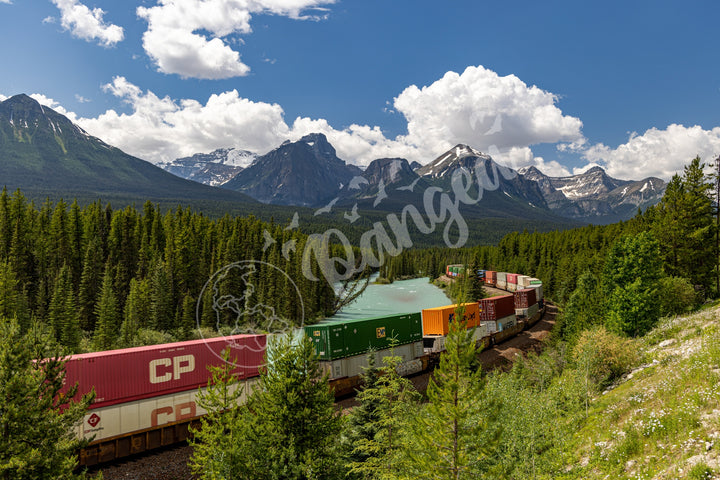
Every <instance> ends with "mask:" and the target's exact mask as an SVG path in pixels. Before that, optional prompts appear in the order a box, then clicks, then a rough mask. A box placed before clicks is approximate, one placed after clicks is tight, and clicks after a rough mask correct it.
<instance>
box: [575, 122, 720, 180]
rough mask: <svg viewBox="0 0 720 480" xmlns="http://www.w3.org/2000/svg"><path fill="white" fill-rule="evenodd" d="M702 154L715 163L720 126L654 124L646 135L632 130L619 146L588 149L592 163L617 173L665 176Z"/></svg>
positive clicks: (627, 176)
mask: <svg viewBox="0 0 720 480" xmlns="http://www.w3.org/2000/svg"><path fill="white" fill-rule="evenodd" d="M698 155H699V156H700V158H701V159H702V160H703V161H704V162H705V163H711V162H712V161H714V159H715V158H717V156H718V155H720V127H715V128H713V129H712V130H705V129H703V128H702V127H700V126H698V125H695V126H692V127H685V126H684V125H677V124H672V125H669V126H668V127H667V128H665V129H664V130H660V129H658V128H651V129H649V130H647V131H646V132H645V133H643V134H642V135H637V134H632V135H631V136H630V138H629V139H628V141H627V142H626V143H624V144H622V145H619V146H618V147H617V148H610V147H608V146H607V145H604V144H602V143H599V144H596V145H593V146H591V147H589V148H588V149H587V150H586V151H585V153H584V157H585V158H586V159H587V161H588V162H589V163H590V164H591V165H599V166H601V167H603V168H605V170H606V171H607V172H608V174H609V175H611V176H613V177H617V178H622V179H641V178H645V177H650V176H653V177H660V178H662V179H665V180H668V179H669V178H670V177H672V176H673V174H675V173H677V172H680V171H682V169H683V167H684V166H685V165H687V164H688V163H690V160H692V159H693V158H695V157H696V156H698ZM588 167H589V166H588ZM586 168H587V167H586ZM586 168H584V169H586Z"/></svg>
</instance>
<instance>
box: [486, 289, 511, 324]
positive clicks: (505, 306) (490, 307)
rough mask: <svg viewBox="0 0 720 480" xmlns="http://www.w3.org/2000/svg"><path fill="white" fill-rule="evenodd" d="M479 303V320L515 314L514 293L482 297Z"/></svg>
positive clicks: (489, 319) (493, 319)
mask: <svg viewBox="0 0 720 480" xmlns="http://www.w3.org/2000/svg"><path fill="white" fill-rule="evenodd" d="M479 303H480V320H481V321H495V320H497V319H498V318H503V317H507V316H508V315H514V314H515V295H499V296H497V297H490V298H483V299H482V300H480V301H479Z"/></svg>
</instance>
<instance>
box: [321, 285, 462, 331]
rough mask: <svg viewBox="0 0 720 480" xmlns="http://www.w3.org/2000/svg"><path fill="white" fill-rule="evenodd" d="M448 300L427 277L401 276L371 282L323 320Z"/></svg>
mask: <svg viewBox="0 0 720 480" xmlns="http://www.w3.org/2000/svg"><path fill="white" fill-rule="evenodd" d="M450 303H451V301H450V299H449V298H448V297H447V296H446V295H445V293H444V292H443V291H442V290H441V289H439V288H438V287H436V286H435V285H433V284H432V283H430V282H428V279H427V278H415V279H413V280H400V281H396V282H393V283H391V284H389V285H373V284H371V285H368V287H367V288H366V289H365V291H364V292H363V293H362V295H360V296H359V297H358V298H357V299H355V301H354V302H353V303H351V304H350V305H348V306H346V307H345V308H344V309H343V310H342V311H341V312H340V313H337V314H335V315H333V316H332V317H329V318H328V319H327V320H325V321H333V320H351V319H356V318H365V317H379V316H381V315H392V314H395V313H412V312H419V311H420V310H422V309H423V308H432V307H442V306H443V305H449V304H450Z"/></svg>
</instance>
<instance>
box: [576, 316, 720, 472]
mask: <svg viewBox="0 0 720 480" xmlns="http://www.w3.org/2000/svg"><path fill="white" fill-rule="evenodd" d="M719 320H720V307H718V305H717V304H715V305H714V306H712V307H709V308H706V309H704V310H703V311H701V312H699V313H696V314H693V315H689V316H685V317H675V318H670V319H665V320H663V321H662V322H661V324H660V326H659V327H657V328H656V329H655V330H653V331H652V332H650V333H649V334H648V335H646V336H645V337H643V338H639V339H637V340H633V345H634V347H635V348H636V349H637V351H638V352H639V353H640V358H641V364H640V365H638V366H636V368H635V369H633V370H632V372H631V373H629V374H627V375H626V376H624V377H623V378H622V379H621V380H620V381H619V382H618V384H616V385H615V386H613V387H610V388H608V389H607V390H605V391H604V392H603V393H601V394H599V395H598V396H596V397H595V398H593V399H592V400H591V402H590V404H589V409H588V412H587V413H588V417H587V419H586V421H585V422H583V423H584V425H583V426H582V428H581V429H580V430H579V431H578V432H577V433H576V435H575V436H574V438H573V439H572V440H571V441H569V442H567V444H566V446H565V452H564V454H565V455H566V460H565V462H566V465H567V467H566V478H587V479H624V478H627V479H674V478H688V479H710V478H720V453H719V451H718V450H719V449H720V442H718V440H719V439H720V321H719Z"/></svg>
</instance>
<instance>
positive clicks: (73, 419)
mask: <svg viewBox="0 0 720 480" xmlns="http://www.w3.org/2000/svg"><path fill="white" fill-rule="evenodd" d="M37 358H46V360H44V361H42V362H37V361H35V359H37ZM64 375H65V372H64V364H63V361H62V358H61V357H59V356H58V354H57V353H53V352H52V351H51V350H50V343H49V342H48V339H47V337H46V336H44V335H43V334H42V333H41V332H40V330H39V327H38V326H35V327H34V328H32V329H31V331H30V332H29V333H28V334H26V335H22V334H21V333H20V328H19V326H18V324H17V322H15V321H14V320H7V319H5V318H0V398H2V402H3V404H2V408H0V478H3V479H16V480H25V479H27V480H35V479H46V478H53V479H79V478H85V475H84V474H75V473H73V470H74V469H75V466H76V462H77V458H76V456H75V452H76V451H77V450H78V449H79V448H80V447H81V446H82V445H83V444H85V443H86V442H82V441H79V440H78V439H77V438H76V436H75V429H74V428H73V427H74V426H75V424H76V423H77V422H78V421H80V420H81V419H82V418H83V416H84V414H85V411H86V410H87V408H88V405H89V404H90V402H91V401H92V397H93V396H94V394H92V395H87V396H85V397H83V398H82V400H81V401H79V402H78V403H73V402H70V401H69V400H70V399H71V398H72V397H73V396H74V395H75V392H76V387H73V388H71V389H70V390H69V391H68V392H67V393H66V394H65V395H59V392H60V389H61V388H62V387H63V383H64Z"/></svg>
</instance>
